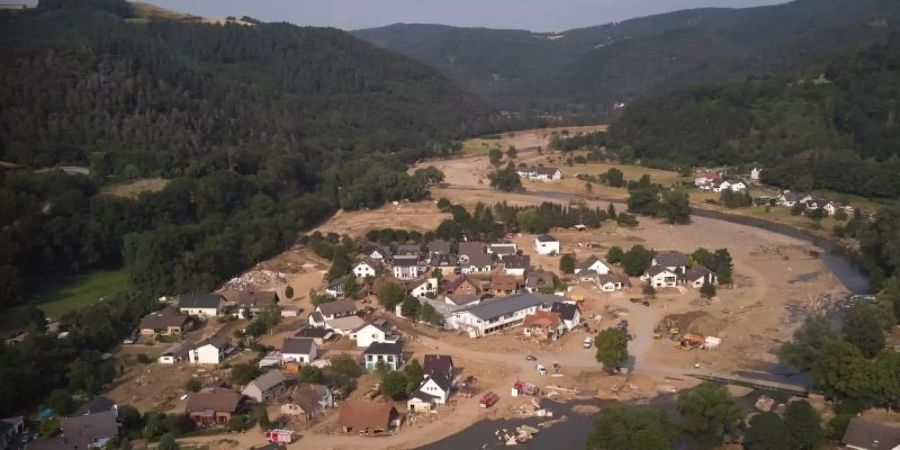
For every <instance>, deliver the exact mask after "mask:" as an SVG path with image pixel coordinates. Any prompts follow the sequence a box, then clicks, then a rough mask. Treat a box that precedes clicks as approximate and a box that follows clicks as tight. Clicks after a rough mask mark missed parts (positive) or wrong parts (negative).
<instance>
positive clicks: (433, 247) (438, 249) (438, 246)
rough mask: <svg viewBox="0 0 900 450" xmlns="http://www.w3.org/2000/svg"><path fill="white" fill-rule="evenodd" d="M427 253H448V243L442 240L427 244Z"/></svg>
mask: <svg viewBox="0 0 900 450" xmlns="http://www.w3.org/2000/svg"><path fill="white" fill-rule="evenodd" d="M428 251H429V252H431V253H444V254H446V253H450V243H449V242H447V241H445V240H442V239H435V240H433V241H431V242H429V243H428Z"/></svg>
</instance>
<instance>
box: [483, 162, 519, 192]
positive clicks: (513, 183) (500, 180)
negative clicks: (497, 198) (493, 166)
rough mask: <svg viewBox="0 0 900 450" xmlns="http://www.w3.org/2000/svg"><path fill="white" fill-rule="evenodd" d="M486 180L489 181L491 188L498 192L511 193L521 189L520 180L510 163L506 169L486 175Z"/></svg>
mask: <svg viewBox="0 0 900 450" xmlns="http://www.w3.org/2000/svg"><path fill="white" fill-rule="evenodd" d="M488 179H490V180H491V187H492V188H494V189H497V190H499V191H504V192H511V191H515V190H518V189H522V179H521V178H520V177H519V173H518V171H516V168H515V166H514V165H513V164H512V163H510V164H508V165H507V166H506V168H503V169H498V170H496V171H494V172H492V173H491V174H490V175H488Z"/></svg>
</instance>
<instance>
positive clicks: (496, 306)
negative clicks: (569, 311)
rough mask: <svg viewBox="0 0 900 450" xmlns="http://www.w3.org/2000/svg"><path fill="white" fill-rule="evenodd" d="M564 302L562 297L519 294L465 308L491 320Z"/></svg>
mask: <svg viewBox="0 0 900 450" xmlns="http://www.w3.org/2000/svg"><path fill="white" fill-rule="evenodd" d="M563 300H564V299H563V298H562V297H559V296H556V295H547V294H534V293H532V294H518V295H511V296H509V297H503V298H499V299H496V300H488V301H483V302H481V303H479V304H477V305H475V306H471V307H469V308H465V310H464V311H467V312H469V313H470V314H472V315H474V316H476V317H478V318H479V319H481V320H491V319H494V318H497V317H500V316H503V315H506V314H510V313H514V312H516V311H519V310H522V309H525V308H530V307H532V306H538V305H548V306H549V305H550V304H553V303H556V302H561V301H563Z"/></svg>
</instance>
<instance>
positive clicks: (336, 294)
mask: <svg viewBox="0 0 900 450" xmlns="http://www.w3.org/2000/svg"><path fill="white" fill-rule="evenodd" d="M352 277H353V276H352V275H344V276H342V277H340V278H338V279H336V280H333V281H331V282H329V283H328V285H327V286H325V295H326V296H327V297H328V298H344V286H346V285H347V281H349V280H350V279H352Z"/></svg>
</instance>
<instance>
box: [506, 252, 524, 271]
mask: <svg viewBox="0 0 900 450" xmlns="http://www.w3.org/2000/svg"><path fill="white" fill-rule="evenodd" d="M501 261H503V265H504V266H505V267H506V268H507V269H525V270H529V269H531V257H530V256H528V255H504V256H503V258H501Z"/></svg>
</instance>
